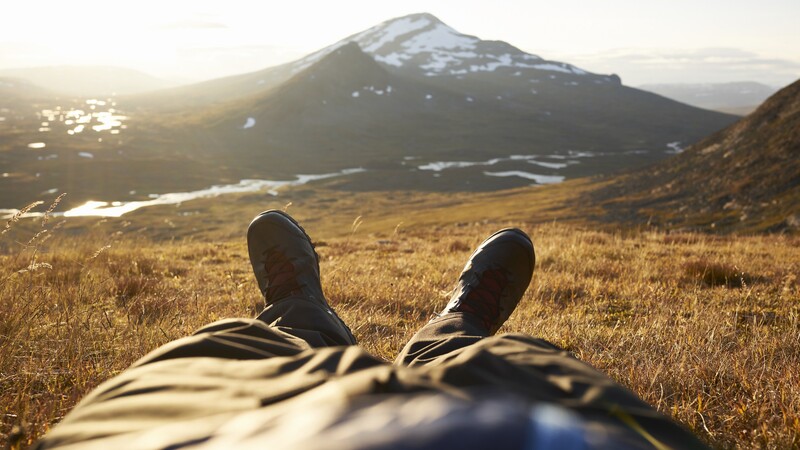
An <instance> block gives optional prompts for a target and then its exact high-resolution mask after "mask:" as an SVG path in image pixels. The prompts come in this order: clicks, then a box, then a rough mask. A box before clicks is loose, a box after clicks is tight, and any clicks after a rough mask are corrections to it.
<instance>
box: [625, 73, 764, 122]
mask: <svg viewBox="0 0 800 450" xmlns="http://www.w3.org/2000/svg"><path fill="white" fill-rule="evenodd" d="M639 89H642V90H645V91H650V92H654V93H656V94H658V95H663V96H664V97H667V98H671V99H673V100H677V101H679V102H682V103H686V104H687V105H692V106H697V107H698V108H705V109H713V110H715V111H723V112H726V113H729V114H738V115H747V114H749V113H750V112H752V111H754V110H755V109H756V108H757V107H758V105H760V104H761V103H762V102H763V101H764V100H766V99H767V98H768V97H769V96H770V95H772V94H774V93H775V92H776V91H777V90H778V89H777V88H774V87H772V86H767V85H765V84H761V83H755V82H752V81H744V82H737V83H702V84H701V83H695V84H691V83H676V84H645V85H642V86H639Z"/></svg>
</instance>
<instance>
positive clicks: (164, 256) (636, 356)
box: [0, 183, 800, 448]
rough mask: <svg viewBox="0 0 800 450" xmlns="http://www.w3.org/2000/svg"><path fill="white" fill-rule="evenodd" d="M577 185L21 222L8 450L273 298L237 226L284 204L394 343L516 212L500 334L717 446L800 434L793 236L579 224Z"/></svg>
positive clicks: (303, 198) (9, 241)
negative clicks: (517, 277) (628, 393)
mask: <svg viewBox="0 0 800 450" xmlns="http://www.w3.org/2000/svg"><path fill="white" fill-rule="evenodd" d="M583 188H584V187H582V185H580V184H579V183H571V184H567V185H566V187H564V186H561V187H560V188H552V189H551V188H546V189H528V190H527V192H525V193H524V194H525V195H527V197H525V195H523V193H517V195H510V194H509V193H505V195H500V194H481V195H478V196H473V195H467V194H450V195H446V194H436V195H434V194H423V195H420V194H412V193H403V192H397V193H391V194H353V195H351V196H344V195H342V194H341V193H340V192H337V191H325V190H312V189H310V188H306V189H299V190H297V191H292V192H287V193H285V194H283V195H281V196H280V197H271V196H256V195H254V194H251V195H241V196H231V197H224V198H219V199H212V200H198V201H196V202H189V203H187V204H184V205H181V206H180V207H160V208H153V209H149V210H142V211H137V212H135V213H132V214H131V215H130V217H128V216H126V217H124V218H121V219H101V220H98V219H68V220H67V221H65V222H62V221H63V219H61V218H50V219H49V220H48V221H47V222H46V223H44V224H43V223H42V218H36V219H24V220H21V221H18V222H15V223H11V224H9V225H10V230H9V231H8V232H6V233H4V234H3V235H2V236H0V243H2V247H0V249H1V250H0V252H1V253H2V255H1V256H0V267H2V269H0V386H2V389H0V393H1V394H0V396H2V397H0V405H2V406H1V407H0V408H2V411H0V414H2V417H3V421H2V430H1V431H2V437H0V447H4V446H6V445H11V447H12V448H16V447H25V446H27V445H28V444H29V443H30V442H31V441H32V440H34V439H35V438H36V437H37V436H39V435H41V433H43V432H45V431H46V430H47V429H48V427H50V426H51V424H52V423H54V422H57V421H58V420H59V419H60V418H61V417H63V415H64V414H66V412H67V411H68V410H69V409H70V408H71V407H72V406H73V405H74V404H75V403H76V402H77V401H78V399H80V398H81V397H82V396H83V395H84V394H85V393H86V392H88V391H89V390H90V389H91V388H92V387H94V386H96V385H97V384H98V383H100V382H101V381H103V380H105V379H107V378H108V377H110V376H113V375H114V374H116V373H119V371H121V370H123V369H124V368H125V367H127V366H128V365H129V364H130V363H132V362H133V361H134V360H136V359H137V358H138V357H139V356H141V355H143V354H144V353H146V352H147V351H149V350H151V349H153V348H155V347H157V346H158V345H161V344H163V343H165V342H167V341H169V340H171V339H175V338H178V337H181V336H184V335H186V334H187V333H190V332H192V330H194V329H196V328H197V327H199V326H201V325H202V324H204V323H207V322H209V321H212V320H216V319H219V318H224V317H231V316H245V317H249V316H253V315H255V314H256V313H257V312H258V311H259V310H260V308H261V307H262V306H263V305H262V302H261V300H260V299H259V294H258V291H257V287H256V285H255V282H254V280H253V277H252V274H251V269H250V267H249V263H248V261H247V252H246V248H245V244H244V231H245V228H246V225H247V223H248V221H249V219H250V218H251V217H252V216H253V215H254V214H256V213H257V212H259V211H260V210H261V209H265V208H269V207H279V208H281V207H286V205H287V203H288V202H291V205H289V206H288V210H289V211H290V212H291V213H292V214H294V215H295V217H297V218H298V219H299V220H300V221H301V223H303V224H304V225H305V226H306V229H307V230H308V231H309V233H310V234H311V236H312V237H313V238H315V240H316V241H317V248H318V251H319V253H320V256H321V261H322V272H323V285H324V288H325V292H326V295H327V296H328V298H329V300H330V302H331V304H332V305H333V306H334V307H335V308H336V309H337V311H338V312H339V314H340V315H341V316H342V318H343V319H344V320H345V321H347V322H348V323H349V324H350V325H351V327H352V329H353V331H354V333H355V335H356V337H357V338H358V339H359V341H360V342H361V344H362V345H363V346H364V347H365V348H367V349H368V350H370V351H372V352H374V353H375V354H377V355H379V356H381V357H383V358H386V359H391V358H392V357H393V356H394V355H395V354H396V353H397V351H399V349H400V348H401V347H402V345H403V344H404V343H405V341H406V340H407V339H408V338H409V337H410V336H411V335H412V334H413V332H414V331H415V330H416V329H417V328H419V327H420V326H421V325H422V324H423V323H425V321H426V320H428V318H429V317H430V315H431V314H432V313H433V312H436V311H438V310H439V309H440V308H442V307H443V305H444V304H445V303H446V301H447V298H446V292H447V291H448V290H449V289H450V288H451V287H452V286H453V284H454V282H455V280H456V277H457V275H458V272H459V271H460V270H461V267H462V266H463V263H464V261H465V259H466V258H467V257H468V256H469V253H470V252H471V250H472V248H473V247H474V246H475V245H476V244H477V243H479V242H480V241H481V240H482V239H483V238H484V237H485V236H486V235H488V234H489V233H491V232H492V231H494V230H496V229H498V228H500V227H503V226H509V225H514V226H520V227H522V228H523V229H525V230H527V231H528V232H529V233H530V234H531V236H532V238H533V240H534V243H535V245H536V252H537V267H536V273H535V275H534V281H533V283H532V285H531V287H530V289H529V290H528V292H527V294H526V295H525V298H524V300H523V302H522V305H521V306H520V308H519V309H518V310H517V311H516V313H515V314H514V316H512V318H511V320H510V321H509V322H508V323H507V324H506V325H505V327H504V328H503V331H519V332H524V333H528V334H532V335H535V336H541V337H544V338H546V339H549V340H551V341H553V342H554V343H556V344H558V345H561V346H563V347H565V348H567V349H569V350H570V351H572V352H574V353H575V354H576V356H578V357H579V358H581V359H583V360H584V361H587V362H588V363H590V364H593V365H595V366H596V367H598V368H599V369H601V370H603V371H605V372H606V373H608V374H609V375H610V376H611V377H613V378H614V379H616V380H618V381H619V382H621V383H622V384H624V385H626V386H628V387H630V388H631V389H633V390H634V391H636V392H637V393H638V394H639V395H640V396H642V397H643V398H644V399H645V400H646V401H648V402H650V403H651V404H653V405H654V406H655V407H657V408H658V409H659V410H660V411H662V412H664V413H665V414H668V415H670V416H672V417H675V418H676V419H677V420H678V421H680V422H682V423H683V424H685V425H686V426H688V427H690V428H691V429H692V430H693V431H694V432H695V433H697V434H698V435H699V436H700V437H701V438H703V439H704V440H705V441H707V442H708V443H710V444H712V445H713V446H716V447H734V446H738V447H745V448H751V447H763V448H789V447H793V446H797V445H799V444H800V422H798V420H797V418H798V416H800V377H798V375H797V371H796V370H795V368H796V367H798V365H800V336H798V334H797V330H798V329H800V322H798V318H800V307H799V306H798V305H800V284H799V283H798V280H799V278H800V277H799V275H800V250H798V249H800V240H798V238H796V237H787V236H762V237H742V238H740V237H715V236H707V235H696V234H675V233H672V234H669V235H667V234H662V233H658V232H649V231H635V230H633V231H632V230H628V231H624V232H623V231H619V230H617V231H614V230H607V231H599V230H594V229H592V228H590V227H587V226H585V225H583V226H582V225H580V223H578V222H577V221H578V220H579V219H578V217H579V216H581V215H583V214H584V213H585V211H578V210H575V209H570V208H569V207H568V206H564V200H565V199H567V198H568V195H571V194H570V192H571V191H576V190H577V191H579V190H581V189H583ZM46 206H47V205H42V206H40V207H39V209H40V210H42V208H44V207H46ZM565 222H569V223H565Z"/></svg>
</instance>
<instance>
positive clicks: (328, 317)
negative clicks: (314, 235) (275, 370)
mask: <svg viewBox="0 0 800 450" xmlns="http://www.w3.org/2000/svg"><path fill="white" fill-rule="evenodd" d="M247 248H248V253H249V255H250V263H251V264H252V266H253V273H254V274H255V277H256V281H257V282H258V287H259V289H260V290H261V293H262V294H263V295H264V299H265V300H266V303H267V307H266V308H265V309H264V311H263V312H262V313H261V314H260V315H259V316H258V319H259V320H261V321H262V322H264V323H266V324H268V325H270V326H271V327H274V328H276V329H278V330H281V331H283V332H285V333H288V334H290V335H292V336H296V337H298V338H300V339H302V340H303V341H305V342H307V343H308V345H309V346H311V347H328V346H336V345H355V343H356V340H355V337H354V336H353V334H352V333H351V332H350V329H349V328H348V327H347V325H345V323H344V322H343V321H342V320H341V319H340V318H339V316H337V315H336V313H335V312H334V311H333V309H332V308H331V307H330V305H329V304H328V301H327V300H325V296H324V294H323V293H322V285H321V283H320V273H319V256H318V255H317V252H316V251H315V250H314V246H313V244H312V243H311V238H310V237H309V236H308V235H307V234H306V232H305V230H303V228H302V227H301V226H300V225H299V224H298V223H297V222H296V221H295V220H294V219H293V218H292V217H291V216H289V215H288V214H286V213H284V212H282V211H275V210H270V211H265V212H263V213H261V214H259V215H258V216H256V218H255V219H253V221H252V222H251V223H250V227H249V228H248V229H247Z"/></svg>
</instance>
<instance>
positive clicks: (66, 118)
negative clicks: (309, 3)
mask: <svg viewBox="0 0 800 450" xmlns="http://www.w3.org/2000/svg"><path fill="white" fill-rule="evenodd" d="M14 115H15V117H18V118H19V119H15V120H14V121H13V123H11V121H9V123H7V124H6V126H5V127H4V128H5V129H7V130H11V129H13V130H14V133H13V134H5V135H3V134H2V130H0V166H2V167H4V170H3V172H4V173H8V176H7V177H5V178H0V208H2V207H4V206H9V207H10V206H14V205H19V204H21V203H24V202H26V201H32V200H36V199H38V198H39V197H41V195H42V193H43V192H45V193H46V192H55V191H66V192H69V193H70V195H69V197H68V198H67V199H66V200H65V201H66V202H70V203H75V202H82V201H86V200H90V199H91V200H98V199H102V200H108V201H120V202H125V201H134V200H142V199H146V198H148V197H149V196H151V195H158V194H163V193H170V192H181V191H186V190H199V189H204V188H208V187H209V186H211V185H216V184H235V183H238V182H239V181H240V180H242V179H260V180H264V179H267V180H293V179H295V177H296V176H297V175H300V174H331V173H339V172H340V171H343V170H344V169H353V168H358V169H362V170H359V171H357V172H353V171H347V172H346V175H345V176H342V177H341V178H340V181H341V182H340V183H339V184H338V186H339V187H340V188H341V189H347V190H357V191H369V190H394V189H414V190H425V191H439V192H441V191H471V192H474V191H488V190H498V189H505V188H512V187H521V186H529V185H533V184H536V185H541V184H550V183H557V182H560V181H563V180H565V179H570V178H576V177H582V176H587V175H598V174H609V173H612V172H617V171H620V170H624V169H628V168H631V167H639V166H643V165H645V164H648V163H652V162H655V161H660V160H662V159H664V158H665V157H668V156H669V155H671V154H674V153H675V152H677V151H680V149H681V148H683V147H685V146H688V145H690V144H691V143H693V142H696V141H697V140H699V139H701V138H703V137H705V136H707V135H708V134H710V133H712V132H714V131H717V130H719V129H721V128H723V127H724V126H727V125H729V124H731V123H732V122H734V121H735V120H736V117H735V116H731V115H726V114H721V113H716V112H712V111H706V110H702V109H699V108H695V107H691V106H688V105H685V104H682V103H679V102H676V101H673V100H669V99H666V98H664V97H661V96H659V95H656V94H653V93H649V92H644V91H641V90H638V89H633V88H630V87H627V86H624V85H623V84H622V83H621V80H620V79H619V77H617V76H615V75H606V74H595V73H591V72H588V71H585V70H582V69H580V68H578V67H575V66H573V65H570V64H568V63H564V62H558V61H550V60H546V59H544V58H542V57H539V56H536V55H532V54H529V53H525V52H523V51H521V50H519V49H517V48H516V47H514V46H512V45H510V44H508V43H505V42H500V41H485V40H481V39H479V38H477V37H475V36H470V35H467V34H462V33H459V32H458V31H456V30H454V29H453V28H451V27H449V26H447V25H446V24H445V23H443V22H441V21H440V20H439V19H437V18H436V17H434V16H432V15H430V14H413V15H410V16H405V17H400V18H397V19H392V20H389V21H386V22H383V23H381V24H378V25H376V26H375V27H372V28H370V29H368V30H365V31H362V32H360V33H357V34H354V35H352V36H350V37H349V38H347V39H344V40H342V41H339V42H337V43H334V44H332V45H330V46H328V47H325V48H323V49H321V50H319V51H317V52H315V53H313V54H311V55H308V56H306V57H305V58H302V59H300V60H297V61H294V62H292V63H289V64H285V65H282V66H278V67H274V68H270V69H265V70H264V71H261V72H255V73H250V74H244V75H240V76H235V77H227V78H223V79H219V80H212V81H209V82H206V83H201V84H196V85H192V86H182V87H178V88H174V89H166V90H160V91H154V92H150V93H147V94H138V95H133V96H126V97H120V98H115V99H114V100H112V101H110V102H108V101H106V100H98V101H96V102H93V100H91V99H86V100H83V99H67V100H66V101H64V100H63V99H62V100H59V101H58V102H52V104H49V105H46V104H43V105H40V106H39V107H37V108H36V109H34V110H33V111H31V112H28V113H25V114H22V113H15V114H14Z"/></svg>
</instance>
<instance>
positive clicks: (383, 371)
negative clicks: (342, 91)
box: [38, 298, 705, 450]
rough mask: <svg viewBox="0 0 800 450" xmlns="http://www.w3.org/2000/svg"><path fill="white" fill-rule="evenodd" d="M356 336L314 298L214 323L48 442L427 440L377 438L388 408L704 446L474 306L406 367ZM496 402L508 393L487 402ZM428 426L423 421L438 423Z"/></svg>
mask: <svg viewBox="0 0 800 450" xmlns="http://www.w3.org/2000/svg"><path fill="white" fill-rule="evenodd" d="M355 344H356V343H355V339H354V338H353V336H352V335H351V333H350V331H349V329H347V327H346V326H345V325H344V324H343V323H342V322H341V321H340V320H339V318H338V317H337V316H335V314H332V313H331V312H330V311H328V310H327V309H325V308H323V307H322V306H320V305H318V304H317V303H313V302H311V301H308V300H305V299H302V298H294V299H286V300H282V301H279V302H277V303H275V304H273V305H270V306H268V307H267V308H266V309H265V310H264V311H263V312H262V313H261V314H260V315H259V317H258V318H256V319H230V320H223V321H219V322H215V323H212V324H210V325H207V326H205V327H203V328H201V329H200V330H198V331H197V332H196V333H195V334H194V335H192V336H189V337H186V338H182V339H179V340H177V341H174V342H171V343H168V344H166V345H164V346H162V347H161V348H158V349H156V350H154V351H153V352H151V353H150V354H148V355H146V356H145V357H143V358H142V359H141V360H139V361H138V362H136V363H135V364H133V366H131V367H130V368H129V369H128V370H126V371H125V372H123V373H121V374H120V375H118V376H116V377H114V378H112V379H110V380H108V381H106V382H105V383H103V384H102V385H100V386H99V387H98V388H97V389H95V390H94V391H93V392H92V393H90V394H89V395H88V396H87V397H86V398H84V399H83V400H82V401H81V402H80V403H79V404H78V405H77V406H76V407H75V408H74V409H73V411H71V412H70V413H69V414H68V415H67V416H66V417H65V418H64V420H63V421H62V422H61V423H60V424H58V425H57V426H55V427H54V428H53V429H52V430H51V431H50V432H49V433H48V434H47V435H46V436H45V437H44V438H43V439H42V441H40V442H39V443H38V448H41V449H44V448H56V447H57V448H62V447H63V448H76V449H77V448H80V449H93V448H98V449H100V448H102V449H114V450H119V449H123V448H171V449H177V448H192V449H195V448H197V449H205V448H226V447H227V448H247V447H249V446H253V447H264V448H293V447H294V448H297V447H303V448H337V447H338V448H343V447H350V448H374V447H370V446H369V445H368V444H370V443H371V442H372V443H374V442H384V441H385V440H386V439H390V438H392V436H394V438H396V439H400V440H401V441H400V444H402V442H404V441H402V440H403V439H406V440H407V439H417V438H419V435H418V434H419V433H414V432H411V433H409V432H408V431H404V432H403V433H404V434H403V433H400V434H397V433H395V434H394V435H393V434H392V431H391V430H390V428H391V427H390V425H391V424H395V425H396V423H397V420H395V421H394V422H392V421H385V422H382V425H380V426H375V427H373V428H372V429H371V431H373V432H374V431H376V430H377V431H378V432H377V433H373V434H369V432H370V429H368V428H369V427H370V426H372V425H370V424H372V423H374V422H375V420H376V418H377V417H381V414H387V417H389V416H391V417H395V418H396V417H397V416H398V415H405V416H414V417H428V419H426V420H428V422H431V420H434V419H436V417H434V416H436V413H435V412H436V411H440V410H441V411H456V410H458V411H461V412H462V413H464V414H467V413H470V411H473V412H474V411H481V408H483V409H487V408H488V410H491V411H494V412H492V413H491V414H488V415H484V416H486V417H489V416H492V414H494V415H495V416H497V417H500V418H501V419H497V420H495V429H497V427H500V428H503V427H506V428H508V431H507V432H505V433H503V434H501V436H503V437H504V439H506V440H502V439H500V440H498V439H499V438H498V437H497V436H495V437H494V438H493V440H492V441H491V443H492V447H493V448H512V447H514V446H517V444H520V443H522V441H523V440H524V439H525V437H524V436H522V435H521V434H520V433H521V431H519V430H522V429H524V427H522V426H521V425H520V427H517V428H515V427H516V424H517V423H518V422H519V423H523V422H522V421H523V419H520V417H527V416H526V414H527V412H529V411H530V407H531V405H555V406H557V407H558V408H559V409H560V410H563V411H568V412H569V414H571V415H572V416H574V417H575V418H577V421H573V423H576V424H578V425H577V427H578V428H579V429H580V430H581V433H583V434H585V435H586V436H589V437H591V436H594V437H598V436H599V439H601V441H599V442H600V443H599V447H603V446H604V445H602V439H605V440H606V441H605V442H610V443H614V444H613V445H614V446H615V447H620V446H623V447H625V448H705V447H704V446H703V444H702V443H701V442H700V441H698V440H697V439H696V438H695V437H694V436H693V435H692V434H691V433H690V432H689V431H687V430H685V429H684V428H683V427H681V426H679V425H678V424H676V423H675V422H673V421H672V420H670V419H668V418H667V417H665V416H663V415H661V414H660V413H658V412H657V411H655V410H654V409H653V408H652V407H650V406H649V405H648V404H646V403H644V402H643V401H642V400H640V399H639V398H638V397H637V396H636V395H635V394H633V393H632V392H631V391H629V390H627V389H625V388H623V387H622V386H620V385H618V384H617V383H615V382H613V381H612V380H611V379H609V378H608V377H606V376H605V375H603V374H601V373H600V372H598V371H596V370H595V369H593V368H592V367H590V366H589V365H587V364H584V363H582V362H581V361H579V360H577V359H576V358H574V357H573V356H571V355H570V354H569V353H567V352H565V351H564V350H561V349H560V348H558V347H556V346H554V345H552V344H550V343H549V342H547V341H544V340H542V339H536V338H532V337H529V336H525V335H521V334H505V335H500V336H495V337H487V336H485V331H482V330H481V328H480V326H479V324H478V322H477V321H476V320H475V319H473V318H472V317H470V316H468V315H463V314H449V315H445V316H442V317H439V318H437V319H435V320H434V321H432V322H431V323H428V324H427V325H425V326H424V327H423V328H422V329H421V330H420V331H419V332H418V333H417V334H416V335H415V336H414V337H413V338H412V339H411V340H410V342H409V343H408V344H407V345H406V346H405V348H404V349H403V350H402V352H401V353H400V355H399V356H398V357H397V359H396V361H395V362H394V364H390V363H387V362H385V361H383V360H380V359H378V358H376V357H374V356H372V355H370V354H368V353H367V352H365V351H364V350H363V349H361V348H360V347H357V346H356V345H355ZM442 398H445V399H448V400H447V401H444V402H443V401H442V400H441V399H442ZM498 398H501V399H503V402H500V403H497V404H494V406H492V407H491V408H489V407H486V406H485V405H487V404H490V403H492V402H493V401H494V400H496V399H498ZM432 405H433V406H432ZM436 405H439V406H441V405H445V406H442V407H437V406H436ZM448 405H457V406H455V407H451V406H448ZM458 405H460V406H458ZM465 405H466V406H465ZM482 405H483V406H482ZM503 405H512V406H503ZM520 405H524V407H523V406H520ZM437 408H438V409H437ZM447 408H450V409H447ZM453 408H455V409H453ZM459 408H461V409H459ZM354 411H356V412H354ZM358 411H361V412H362V413H363V411H369V414H362V413H359V412H358ZM520 411H522V413H519V412H520ZM456 412H457V411H456ZM518 413H519V414H518ZM359 414H361V415H359ZM448 414H456V413H448ZM426 415H427V416H426ZM445 415H446V414H445ZM431 417H433V419H431ZM492 417H494V416H492ZM439 418H441V417H439ZM415 420H416V419H415ZM525 420H527V419H525ZM348 421H350V423H349V424H348V423H347V422H348ZM434 421H435V420H434ZM428 422H425V420H418V422H415V423H417V425H415V426H414V427H412V428H411V429H412V430H413V429H418V430H426V428H425V426H426V425H425V424H426V423H428ZM451 422H452V421H451ZM437 423H438V422H437ZM392 426H394V425H392ZM337 427H338V428H337ZM343 427H344V428H343ZM347 427H350V428H347ZM334 429H336V430H337V431H336V433H333V432H331V431H330V430H334ZM478 429H479V427H478V426H477V425H476V426H475V427H466V428H465V429H464V431H463V433H457V436H460V438H462V439H464V440H467V442H466V443H465V444H464V445H466V447H465V446H462V448H467V447H468V448H481V445H483V444H482V443H481V442H482V441H480V439H481V437H480V436H483V435H480V436H478V434H479V433H478V432H477V431H476V430H478ZM342 430H350V432H349V434H348V433H347V432H344V431H342ZM358 430H362V432H360V431H358ZM382 430H383V431H382ZM421 432H422V431H420V433H421ZM470 433H473V434H475V435H476V436H477V437H474V438H472V437H469V436H471V435H470ZM434 434H435V433H434ZM359 435H363V437H361V438H358V436H359ZM431 435H433V434H431ZM348 436H351V437H352V439H349V440H348V438H347V437H348ZM370 436H372V437H370ZM373 437H374V438H375V439H378V440H377V441H376V440H374V439H373ZM467 437H469V439H467ZM336 439H339V440H338V441H337V440H336ZM371 439H372V440H371ZM448 439H455V438H452V437H451V438H448ZM334 442H336V444H335V445H334ZM415 442H416V441H415ZM453 442H454V441H452V440H451V441H445V443H447V444H449V443H453ZM596 443H597V442H596ZM256 444H258V445H256ZM396 444H397V443H396ZM470 444H475V445H478V446H477V447H475V446H470ZM438 445H439V446H441V444H438ZM447 446H448V447H449V446H450V445H447ZM377 447H379V446H377ZM411 447H414V446H413V445H399V444H398V445H393V446H391V447H390V448H411ZM387 448H389V447H387Z"/></svg>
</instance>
